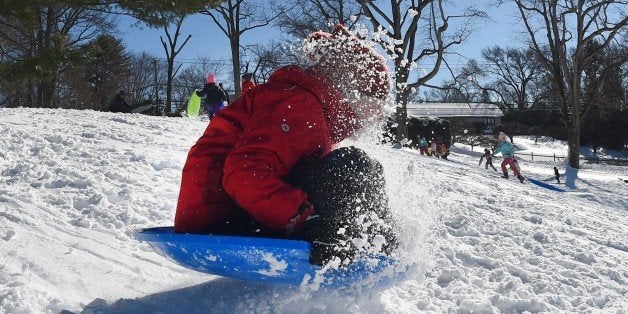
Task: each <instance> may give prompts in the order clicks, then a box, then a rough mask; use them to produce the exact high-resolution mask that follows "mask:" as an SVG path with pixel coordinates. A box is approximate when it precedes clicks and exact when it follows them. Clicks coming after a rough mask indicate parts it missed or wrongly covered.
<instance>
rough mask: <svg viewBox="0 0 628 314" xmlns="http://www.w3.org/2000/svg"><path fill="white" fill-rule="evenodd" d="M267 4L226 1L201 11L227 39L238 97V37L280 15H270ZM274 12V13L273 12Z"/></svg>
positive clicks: (244, 0) (239, 88) (238, 0)
mask: <svg viewBox="0 0 628 314" xmlns="http://www.w3.org/2000/svg"><path fill="white" fill-rule="evenodd" d="M268 7H269V4H268V3H264V4H259V3H257V2H255V3H253V1H251V0H249V1H248V2H247V0H226V1H224V2H222V3H221V4H220V6H218V7H216V8H208V9H206V10H203V11H201V13H202V14H206V15H209V16H210V17H211V19H212V21H214V23H215V24H216V25H217V26H218V27H219V28H220V30H221V31H222V32H223V33H224V34H225V36H227V38H228V39H229V46H230V48H231V61H232V64H233V66H232V68H233V85H234V89H235V93H236V95H240V92H241V87H240V49H241V45H240V37H241V36H242V34H244V33H245V32H247V31H250V30H252V29H256V28H260V27H264V26H267V25H269V24H270V23H271V22H272V21H273V20H275V19H276V18H277V16H278V14H280V13H272V12H273V10H271V9H269V8H268ZM275 12H276V11H275Z"/></svg>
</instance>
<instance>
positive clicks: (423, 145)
mask: <svg viewBox="0 0 628 314" xmlns="http://www.w3.org/2000/svg"><path fill="white" fill-rule="evenodd" d="M427 146H428V145H427V140H426V139H425V137H424V136H423V135H421V136H419V151H420V152H421V155H423V154H425V155H428V156H429V155H430V152H429V151H428V150H427Z"/></svg>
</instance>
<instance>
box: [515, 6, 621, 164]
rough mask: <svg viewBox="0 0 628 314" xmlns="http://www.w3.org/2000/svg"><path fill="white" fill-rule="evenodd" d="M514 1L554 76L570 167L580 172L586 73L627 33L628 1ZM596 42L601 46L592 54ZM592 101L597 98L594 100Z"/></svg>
mask: <svg viewBox="0 0 628 314" xmlns="http://www.w3.org/2000/svg"><path fill="white" fill-rule="evenodd" d="M513 1H514V3H515V4H516V6H517V8H518V10H519V13H520V15H521V19H522V21H523V24H524V25H525V29H526V31H527V33H528V35H529V42H530V43H529V44H530V48H531V49H533V50H534V51H535V52H536V54H537V56H538V58H539V60H540V62H541V64H542V65H543V66H544V67H545V69H546V70H547V71H548V72H549V79H550V82H551V84H552V90H553V94H554V95H555V97H556V101H557V103H558V106H559V108H560V111H561V114H562V119H561V120H562V123H563V125H564V127H565V129H566V130H567V136H568V146H569V165H570V166H571V167H573V168H579V167H580V164H579V157H580V152H579V148H580V131H581V122H582V119H583V117H584V116H585V115H586V114H587V112H588V111H589V110H590V108H591V106H592V103H593V102H592V101H590V102H583V101H582V100H583V94H582V92H583V90H582V88H583V82H584V79H585V77H586V75H585V73H584V71H585V69H586V68H587V67H588V66H589V65H590V64H591V63H592V62H594V60H595V57H596V56H597V55H598V54H600V53H601V52H602V51H603V49H605V48H606V47H607V46H608V45H610V44H611V43H613V42H614V41H615V38H616V37H617V35H618V34H621V32H622V31H625V30H626V27H627V25H628V16H627V11H626V7H628V1H625V0H623V1H622V0H588V1H582V0H581V1H575V0H562V1H558V0H513ZM593 41H598V42H599V43H600V45H598V47H597V48H595V49H587V46H589V45H590V44H591V43H592V42H593ZM603 72H605V71H600V73H603ZM589 75H599V73H590V74H589ZM589 79H590V78H589ZM588 98H589V99H595V98H596V97H591V95H590V96H589V97H588Z"/></svg>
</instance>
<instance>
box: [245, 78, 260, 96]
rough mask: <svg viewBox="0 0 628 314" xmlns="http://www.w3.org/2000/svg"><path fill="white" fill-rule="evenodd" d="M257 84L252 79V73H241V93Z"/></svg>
mask: <svg viewBox="0 0 628 314" xmlns="http://www.w3.org/2000/svg"><path fill="white" fill-rule="evenodd" d="M256 85H257V84H255V82H254V81H253V74H251V73H244V74H243V75H242V95H244V94H246V93H247V92H248V91H250V90H251V89H253V87H255V86H256Z"/></svg>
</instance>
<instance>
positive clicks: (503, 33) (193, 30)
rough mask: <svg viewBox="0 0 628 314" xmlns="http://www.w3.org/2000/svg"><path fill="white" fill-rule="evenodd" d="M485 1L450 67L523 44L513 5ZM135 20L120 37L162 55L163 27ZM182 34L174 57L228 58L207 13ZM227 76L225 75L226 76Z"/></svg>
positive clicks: (246, 39)
mask: <svg viewBox="0 0 628 314" xmlns="http://www.w3.org/2000/svg"><path fill="white" fill-rule="evenodd" d="M477 2H478V3H480V5H481V4H482V3H484V4H485V5H484V7H481V8H480V9H482V10H485V11H487V13H489V15H490V19H491V20H487V21H483V22H479V23H477V24H476V25H475V26H476V27H477V32H476V33H475V34H474V35H473V36H472V37H471V38H469V40H468V41H467V42H466V43H464V44H463V45H461V46H458V47H456V51H457V52H458V53H459V54H461V55H462V57H453V56H450V57H449V58H448V60H449V62H450V64H451V65H452V66H453V67H461V66H463V65H464V63H466V60H465V58H475V59H480V53H481V51H482V49H483V48H486V47H490V46H494V45H500V46H512V47H517V46H521V45H523V44H524V40H522V39H520V38H518V37H522V36H521V35H520V33H519V32H520V31H521V30H522V28H521V27H519V26H516V25H515V24H514V23H515V22H516V20H517V19H516V14H517V12H515V11H514V10H512V9H513V8H509V7H502V8H500V9H499V10H497V9H495V8H488V7H487V6H486V5H487V4H488V3H489V2H490V1H489V0H480V1H477ZM133 23H134V21H133V20H131V19H130V18H121V19H120V23H119V32H120V33H119V36H120V37H121V38H122V39H123V41H124V43H125V45H126V46H127V49H129V50H130V51H133V52H136V53H139V52H142V51H147V52H149V53H151V54H153V55H155V56H157V57H161V58H165V53H164V50H163V47H162V45H161V42H160V40H159V37H160V36H165V33H164V31H163V29H161V28H159V29H151V28H148V27H145V26H137V25H133ZM181 33H182V36H181V37H182V38H185V37H187V35H188V34H190V35H192V38H191V39H190V41H189V42H188V44H187V45H186V46H185V47H184V48H183V50H182V51H181V53H180V54H179V55H178V56H177V61H182V62H193V61H195V60H196V59H198V57H207V58H208V59H219V60H225V61H226V62H228V60H229V59H230V51H229V45H228V40H227V38H226V36H225V35H224V34H223V33H222V31H220V30H219V29H218V27H217V26H215V25H214V23H213V22H212V21H211V19H210V17H209V16H206V15H201V14H196V15H193V16H190V17H188V18H187V19H186V20H185V21H184V23H183V26H182V31H181ZM278 37H280V34H279V31H278V30H277V29H275V28H272V27H265V28H260V29H256V30H252V31H250V32H247V33H245V34H244V36H243V38H242V43H243V44H255V43H264V42H266V41H268V40H271V39H273V38H278ZM441 72H442V74H441V75H439V77H438V78H436V79H435V80H433V81H432V82H431V83H434V84H436V83H437V82H438V81H440V80H443V79H446V78H447V74H446V73H445V72H446V71H443V70H442V69H441ZM225 79H227V78H225Z"/></svg>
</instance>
